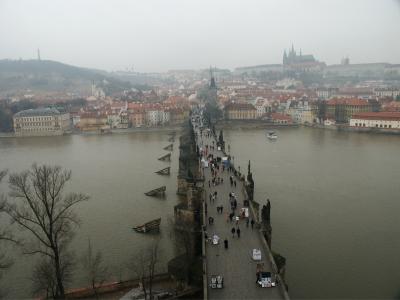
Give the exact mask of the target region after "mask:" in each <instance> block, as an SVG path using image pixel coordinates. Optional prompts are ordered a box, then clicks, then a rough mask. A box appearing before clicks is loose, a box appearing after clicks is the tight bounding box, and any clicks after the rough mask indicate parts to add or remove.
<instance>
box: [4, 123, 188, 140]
mask: <svg viewBox="0 0 400 300" xmlns="http://www.w3.org/2000/svg"><path fill="white" fill-rule="evenodd" d="M181 128H182V127H181V125H176V126H175V125H174V126H165V127H140V128H126V129H110V130H109V131H107V132H101V131H100V130H96V131H78V130H73V131H71V132H69V133H66V134H64V136H68V135H107V134H129V133H137V132H170V131H178V130H180V129H181ZM54 136H56V135H47V137H54ZM25 137H28V138H31V137H36V136H16V135H15V134H14V133H13V132H0V138H25ZM38 137H43V136H38Z"/></svg>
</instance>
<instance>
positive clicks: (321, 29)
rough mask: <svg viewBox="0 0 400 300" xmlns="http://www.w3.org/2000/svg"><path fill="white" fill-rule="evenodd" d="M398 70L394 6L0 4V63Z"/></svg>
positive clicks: (399, 29)
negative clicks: (306, 57)
mask: <svg viewBox="0 0 400 300" xmlns="http://www.w3.org/2000/svg"><path fill="white" fill-rule="evenodd" d="M292 43H294V46H295V48H296V49H299V48H301V49H302V52H303V54H314V56H315V57H316V58H317V59H318V60H321V61H325V62H326V63H328V64H335V63H339V62H340V59H341V57H343V56H346V55H348V56H349V58H350V62H351V63H360V62H391V63H400V2H399V1H398V0H301V1H300V0H276V1H267V0H259V1H257V0H243V1H235V0H201V1H197V0H142V1H139V0H126V1H123V0H108V1H103V0H63V1H61V0H34V1H33V0H0V59H3V58H11V59H18V58H20V57H21V58H23V59H29V58H35V57H36V49H37V48H40V51H41V56H42V59H51V60H57V61H61V62H64V63H68V64H73V65H77V66H84V67H92V68H99V69H105V70H123V69H125V68H126V67H131V66H134V69H135V71H139V72H152V71H166V70H169V69H189V68H205V67H208V66H209V65H215V66H217V67H221V68H230V69H233V68H235V67H237V66H246V65H256V64H268V63H281V61H282V53H283V50H284V48H289V47H290V46H291V44H292Z"/></svg>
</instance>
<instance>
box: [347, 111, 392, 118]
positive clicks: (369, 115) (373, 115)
mask: <svg viewBox="0 0 400 300" xmlns="http://www.w3.org/2000/svg"><path fill="white" fill-rule="evenodd" d="M352 119H366V120H400V112H364V113H357V114H353V116H352Z"/></svg>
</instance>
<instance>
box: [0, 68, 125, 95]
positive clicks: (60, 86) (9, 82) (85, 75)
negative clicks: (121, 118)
mask: <svg viewBox="0 0 400 300" xmlns="http://www.w3.org/2000/svg"><path fill="white" fill-rule="evenodd" d="M92 81H94V82H95V83H96V84H97V85H102V86H103V88H104V90H105V92H106V94H111V93H113V92H116V91H120V90H123V89H127V88H130V84H129V83H128V82H124V81H122V80H119V79H117V78H114V77H111V76H110V75H109V74H108V73H107V72H105V71H101V70H93V69H86V68H80V67H75V66H70V65H66V64H63V63H60V62H56V61H50V60H41V61H39V60H0V95H6V94H13V93H18V92H22V91H28V90H30V91H32V92H56V91H57V92H71V93H77V94H81V95H85V94H89V93H90V89H91V83H92Z"/></svg>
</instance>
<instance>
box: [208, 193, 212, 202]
mask: <svg viewBox="0 0 400 300" xmlns="http://www.w3.org/2000/svg"><path fill="white" fill-rule="evenodd" d="M208 198H210V203H211V198H212V196H211V194H210V195H208Z"/></svg>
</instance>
